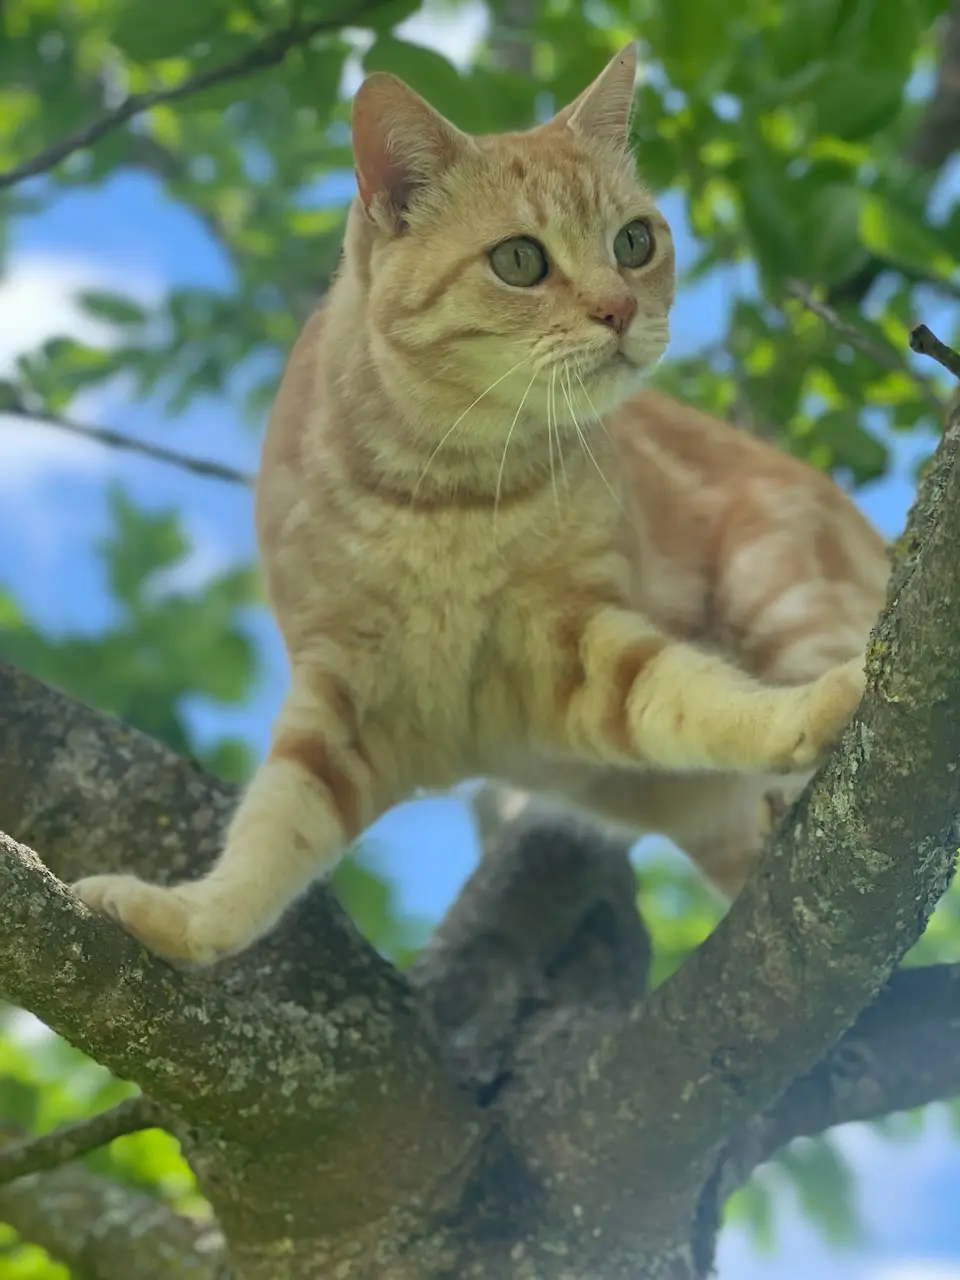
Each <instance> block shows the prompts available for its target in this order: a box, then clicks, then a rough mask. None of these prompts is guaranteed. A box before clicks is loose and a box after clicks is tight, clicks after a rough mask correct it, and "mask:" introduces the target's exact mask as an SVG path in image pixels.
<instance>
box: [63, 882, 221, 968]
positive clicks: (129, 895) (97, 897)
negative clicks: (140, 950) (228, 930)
mask: <svg viewBox="0 0 960 1280" xmlns="http://www.w3.org/2000/svg"><path fill="white" fill-rule="evenodd" d="M71 887H72V890H73V892H74V894H76V896H77V897H78V898H79V899H80V900H81V901H82V902H85V903H86V904H87V906H88V907H90V908H91V909H92V910H93V911H97V912H99V913H100V914H101V915H105V916H110V917H111V918H112V919H113V920H116V921H117V923H118V924H119V925H121V926H122V927H123V928H124V929H126V931H127V933H130V934H132V935H133V936H134V937H135V938H136V939H137V941H138V942H141V943H142V944H143V945H144V946H145V947H146V948H147V950H148V951H153V952H154V953H155V954H156V955H158V956H160V957H161V958H162V959H164V960H166V961H167V962H168V963H170V964H172V965H177V966H178V967H196V966H201V965H207V964H212V963H213V961H214V960H218V959H220V958H221V957H222V956H224V955H227V954H228V953H229V952H230V951H232V950H234V949H235V948H234V947H233V946H230V945H229V944H228V943H227V940H226V939H224V938H218V937H216V936H215V934H213V933H212V932H211V930H210V929H209V928H208V927H206V925H207V923H208V920H209V917H207V916H205V915H201V913H200V909H199V904H198V903H197V901H196V899H195V896H194V895H193V894H192V893H191V889H192V886H191V885H182V886H179V887H177V888H172V889H165V888H163V887H162V886H161V885H156V884H147V882H146V881H144V880H140V879H138V877H137V876H125V875H115V876H88V877H87V878H86V879H85V880H78V881H77V882H76V884H74V885H73V886H71ZM225 944H226V945H225Z"/></svg>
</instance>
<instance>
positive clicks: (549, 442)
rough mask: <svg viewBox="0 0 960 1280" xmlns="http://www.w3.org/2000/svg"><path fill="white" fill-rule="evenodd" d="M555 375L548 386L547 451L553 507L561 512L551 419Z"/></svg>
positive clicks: (552, 371) (551, 376) (551, 374)
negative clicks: (551, 392) (551, 397)
mask: <svg viewBox="0 0 960 1280" xmlns="http://www.w3.org/2000/svg"><path fill="white" fill-rule="evenodd" d="M553 373H554V370H551V371H550V382H549V383H548V384H547V395H546V406H547V449H548V450H549V451H550V484H551V486H552V488H553V505H554V506H555V507H556V509H557V511H558V512H559V510H560V495H559V493H558V492H557V473H556V470H555V468H554V465H553V421H552V419H551V417H550V387H551V386H552V385H553Z"/></svg>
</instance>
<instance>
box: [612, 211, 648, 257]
mask: <svg viewBox="0 0 960 1280" xmlns="http://www.w3.org/2000/svg"><path fill="white" fill-rule="evenodd" d="M652 254H653V232H652V231H651V230H650V224H649V223H648V222H647V221H646V219H644V218H634V219H633V221H632V222H628V223H627V225H626V226H625V227H621V228H620V230H619V231H618V232H617V236H616V239H615V240H614V242H613V256H614V257H615V258H616V260H617V261H618V262H619V263H620V265H621V267H642V266H643V265H644V264H645V263H647V262H649V261H650V258H651V256H652Z"/></svg>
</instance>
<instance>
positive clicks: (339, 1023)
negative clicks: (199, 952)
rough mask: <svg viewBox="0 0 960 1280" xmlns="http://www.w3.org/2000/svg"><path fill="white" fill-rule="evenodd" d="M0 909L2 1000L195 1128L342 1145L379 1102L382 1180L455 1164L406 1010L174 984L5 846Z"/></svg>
mask: <svg viewBox="0 0 960 1280" xmlns="http://www.w3.org/2000/svg"><path fill="white" fill-rule="evenodd" d="M0 901H2V902H3V904H4V908H3V909H4V929H3V933H2V935H0V990H2V994H3V996H4V998H6V999H8V1000H11V1001H12V1002H14V1003H16V1004H19V1005H20V1006H22V1007H23V1008H25V1009H29V1010H30V1011H31V1012H32V1013H35V1014H36V1015H37V1016H38V1017H40V1018H42V1019H43V1020H44V1021H45V1022H46V1023H47V1025H48V1026H50V1027H51V1028H52V1029H53V1030H54V1031H57V1032H59V1033H60V1034H61V1035H63V1036H65V1037H66V1038H67V1039H68V1040H69V1041H70V1042H71V1043H72V1044H74V1045H76V1046H77V1047H78V1048H80V1049H82V1050H83V1051H84V1052H85V1053H88V1054H89V1055H90V1056H91V1057H93V1058H95V1059H96V1060H97V1061H98V1062H100V1063H102V1064H103V1065H104V1066H106V1067H109V1068H110V1070H111V1071H113V1072H114V1073H115V1074H116V1075H119V1076H121V1077H123V1078H125V1079H131V1080H134V1081H136V1083H137V1084H139V1085H140V1086H141V1088H143V1089H144V1090H145V1091H147V1092H149V1093H150V1094H151V1096H152V1097H154V1098H155V1099H156V1100H157V1101H158V1102H160V1103H163V1104H165V1105H167V1106H169V1107H170V1108H171V1109H172V1110H174V1112H175V1113H176V1114H178V1115H180V1116H182V1117H184V1118H185V1119H187V1120H189V1121H190V1122H191V1123H193V1124H203V1125H205V1126H207V1127H210V1126H214V1127H216V1128H217V1130H218V1131H219V1133H220V1134H221V1135H222V1137H223V1138H230V1139H232V1140H234V1141H236V1142H241V1141H242V1142H243V1143H244V1144H249V1143H251V1142H255V1141H257V1140H259V1141H262V1142H265V1141H267V1140H269V1141H270V1142H273V1143H278V1144H282V1143H283V1142H284V1141H293V1142H295V1143H298V1142H300V1141H302V1138H303V1134H304V1132H305V1130H308V1129H310V1128H311V1127H312V1128H313V1129H314V1131H315V1135H316V1136H317V1137H318V1139H319V1137H320V1135H321V1134H322V1135H324V1136H325V1137H326V1139H327V1140H328V1141H333V1140H334V1136H335V1135H337V1134H338V1133H339V1132H340V1131H341V1130H342V1126H343V1123H344V1117H345V1116H346V1115H349V1114H350V1112H351V1111H352V1110H353V1108H354V1107H356V1106H358V1105H359V1103H360V1099H361V1098H363V1099H366V1100H369V1099H370V1097H371V1096H376V1098H377V1100H378V1106H379V1107H381V1108H383V1109H384V1110H386V1111H388V1112H389V1113H390V1114H391V1115H392V1116H394V1117H395V1122H396V1132H395V1133H394V1134H393V1135H392V1140H391V1142H390V1144H389V1145H384V1146H383V1147H382V1149H381V1150H380V1151H379V1152H378V1153H377V1156H376V1161H377V1164H378V1165H380V1164H381V1163H383V1162H385V1163H386V1164H387V1165H388V1166H390V1167H389V1172H387V1173H386V1176H385V1180H387V1181H391V1182H392V1181H393V1179H394V1178H395V1177H396V1175H397V1174H398V1173H399V1172H400V1169H401V1167H402V1166H404V1165H406V1166H407V1167H408V1171H407V1177H408V1178H412V1177H413V1173H414V1169H416V1172H417V1174H422V1172H423V1167H424V1165H425V1166H426V1167H428V1168H429V1167H431V1166H432V1164H433V1161H434V1160H436V1161H438V1162H439V1163H440V1165H441V1166H442V1167H443V1168H444V1171H446V1169H447V1168H448V1167H449V1164H450V1163H452V1162H453V1161H455V1159H456V1158H457V1157H458V1156H459V1155H460V1154H462V1150H463V1148H464V1147H465V1145H466V1141H465V1135H464V1127H463V1126H462V1124H461V1123H460V1122H461V1119H462V1117H461V1115H460V1111H459V1108H458V1107H457V1106H455V1105H454V1100H453V1097H452V1090H451V1089H450V1088H449V1086H447V1084H446V1081H445V1080H444V1079H443V1077H442V1076H441V1073H440V1071H439V1069H438V1067H437V1064H436V1062H435V1061H434V1054H433V1050H432V1045H431V1044H430V1042H429V1041H428V1039H427V1037H426V1036H425V1035H424V1034H423V1033H422V1032H419V1034H418V1027H417V1023H416V1020H415V1019H414V1018H413V1017H412V1016H408V1015H406V1011H405V1010H404V1009H403V1007H402V1006H398V1007H396V1008H393V1009H389V1010H384V1009H381V1010H370V1009H365V1008H363V1007H362V1006H358V1004H357V1002H356V1001H353V1002H351V1001H349V1000H346V999H343V998H341V1000H340V1001H339V1002H338V1004H336V1005H334V1004H333V1003H331V1007H330V1008H329V1010H328V1011H327V1013H326V1014H325V1015H321V1014H320V1013H312V1014H311V1013H307V1012H306V1011H305V1010H303V1009H298V1008H295V1007H293V1006H290V1005H288V1004H277V1003H276V1001H271V1000H269V999H267V998H265V997H262V996H255V995H253V996H250V995H248V996H245V997H244V998H241V997H239V996H237V995H233V994H231V993H230V992H228V991H226V990H225V989H224V988H223V987H222V986H219V985H217V984H216V983H214V982H211V981H209V980H207V979H205V978H204V977H203V976H199V977H191V976H188V975H185V974H180V973H177V972H175V971H174V970H172V969H170V968H169V967H168V966H167V965H165V964H164V963H163V962H162V961H160V960H158V959H156V958H155V957H154V956H152V955H150V954H149V953H147V952H146V951H144V950H143V949H142V948H141V947H139V946H138V945H137V943H136V942H134V941H133V939H132V938H130V937H129V936H128V935H127V934H125V933H124V932H123V931H122V930H120V929H119V928H117V927H116V926H115V925H113V924H112V923H111V922H110V921H108V920H106V919H104V918H102V917H99V916H96V915H95V914H94V913H92V912H90V911H89V910H88V909H87V908H86V907H84V906H83V905H82V904H81V903H80V902H79V901H78V900H77V899H75V898H74V897H73V896H72V895H71V894H69V893H68V892H67V891H66V889H65V888H64V887H63V885H61V884H59V883H58V882H57V881H56V880H55V879H54V877H53V876H52V875H51V874H50V872H49V871H47V870H46V868H45V867H44V866H43V865H42V864H41V862H40V861H39V859H38V858H37V856H36V855H35V854H34V853H32V852H31V851H30V850H29V849H26V848H24V847H23V846H21V845H17V844H15V843H14V842H13V841H12V840H10V839H9V838H8V837H6V836H3V835H0ZM338 977H339V975H333V978H334V981H335V980H336V978H338ZM251 1062H255V1063H256V1069H255V1070H254V1071H251V1069H250V1067H249V1064H250V1063H251ZM264 1097H268V1098H270V1106H269V1107H268V1108H264V1107H263V1106H262V1101H263V1098H264ZM401 1135H402V1136H401ZM468 1136H470V1135H468ZM394 1143H397V1144H398V1145H396V1146H394V1145H393V1144H394ZM390 1147H392V1148H393V1149H392V1153H391V1154H390V1155H389V1156H388V1154H387V1152H388V1150H389V1148H390ZM360 1158H361V1159H362V1158H363V1157H360ZM368 1158H369V1157H368ZM391 1161H392V1162H393V1163H392V1165H391ZM369 1176H370V1177H371V1178H372V1177H373V1173H372V1172H371V1173H370V1174H369Z"/></svg>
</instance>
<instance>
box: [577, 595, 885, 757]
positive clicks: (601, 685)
mask: <svg viewBox="0 0 960 1280" xmlns="http://www.w3.org/2000/svg"><path fill="white" fill-rule="evenodd" d="M563 634H564V636H565V638H566V639H567V644H568V646H569V648H568V652H567V653H566V654H565V655H564V666H563V669H562V672H561V674H560V678H559V680H558V684H557V689H556V697H557V701H558V703H559V706H555V708H554V713H555V718H554V721H553V723H554V725H557V723H558V721H557V718H556V712H559V726H558V727H559V731H560V734H561V736H562V738H563V741H564V745H565V746H566V747H567V748H568V749H570V748H572V749H573V750H574V751H575V752H577V753H578V754H580V755H582V756H584V757H585V758H587V759H592V760H598V761H604V762H607V763H610V764H629V763H634V764H641V765H648V766H653V767H654V768H659V769H663V770H666V771H669V772H678V773H684V772H697V771H702V770H709V771H717V772H734V773H747V774H794V773H798V772H801V771H803V770H806V769H809V768H813V767H814V766H816V765H817V764H818V763H819V762H820V760H821V759H822V758H823V757H824V755H825V754H826V752H827V751H828V750H829V748H830V747H831V746H832V745H833V744H834V743H835V742H836V740H837V738H838V737H839V735H840V733H841V732H842V730H843V729H844V727H845V726H846V724H847V723H848V721H849V720H850V719H851V717H852V716H853V714H854V712H855V711H856V709H857V706H858V704H859V702H860V698H861V696H862V693H863V687H864V670H863V659H862V657H857V658H854V659H853V660H852V661H849V662H846V663H843V664H840V665H838V666H835V667H831V668H830V669H829V670H828V671H827V672H825V673H824V674H823V675H822V676H820V677H819V678H817V679H815V680H810V681H807V682H805V683H803V684H798V685H794V686H792V687H775V686H768V685H763V684H761V683H760V682H759V681H758V680H756V679H754V678H753V677H751V676H749V675H747V674H745V673H744V672H742V671H741V670H739V669H738V668H737V667H734V666H733V665H732V664H730V663H729V662H727V661H725V660H724V659H723V658H721V657H719V656H717V655H714V654H709V653H705V652H702V651H701V650H698V649H696V648H694V647H692V646H690V645H687V644H684V643H681V642H678V641H675V640H673V639H671V638H670V637H668V636H666V635H664V634H663V633H662V632H659V631H658V630H657V629H656V628H655V627H653V626H652V624H650V623H649V622H648V621H647V620H646V619H645V618H643V617H642V616H641V615H639V614H636V613H632V612H630V611H627V610H624V609H619V608H615V607H605V608H604V607H601V608H599V609H597V610H596V611H594V612H592V613H591V614H589V615H588V616H586V617H585V618H584V619H583V620H582V621H581V623H580V625H579V626H578V627H577V628H576V629H575V630H573V629H572V628H571V627H570V625H569V622H567V624H566V627H565V628H564V629H563Z"/></svg>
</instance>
